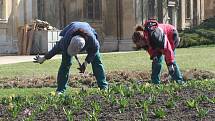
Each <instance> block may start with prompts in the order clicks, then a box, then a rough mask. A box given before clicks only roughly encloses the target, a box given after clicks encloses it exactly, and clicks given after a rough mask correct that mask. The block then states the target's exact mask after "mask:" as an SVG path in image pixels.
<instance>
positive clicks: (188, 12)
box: [185, 0, 191, 20]
mask: <svg viewBox="0 0 215 121" xmlns="http://www.w3.org/2000/svg"><path fill="white" fill-rule="evenodd" d="M188 2H189V5H188ZM185 17H186V19H188V20H189V19H191V0H186V2H185Z"/></svg>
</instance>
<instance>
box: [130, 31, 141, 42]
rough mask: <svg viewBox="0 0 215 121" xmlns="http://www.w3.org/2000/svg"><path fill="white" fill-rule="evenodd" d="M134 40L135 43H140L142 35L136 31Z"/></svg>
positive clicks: (133, 36)
mask: <svg viewBox="0 0 215 121" xmlns="http://www.w3.org/2000/svg"><path fill="white" fill-rule="evenodd" d="M132 40H133V42H134V43H136V42H138V41H139V40H141V34H140V32H138V31H135V32H134V33H133V35H132Z"/></svg>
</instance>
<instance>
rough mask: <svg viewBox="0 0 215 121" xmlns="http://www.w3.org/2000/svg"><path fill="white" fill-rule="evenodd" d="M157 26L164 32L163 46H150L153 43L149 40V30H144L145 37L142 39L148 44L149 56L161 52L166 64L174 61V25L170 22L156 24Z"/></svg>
mask: <svg viewBox="0 0 215 121" xmlns="http://www.w3.org/2000/svg"><path fill="white" fill-rule="evenodd" d="M158 28H159V29H160V30H161V32H162V33H164V41H163V46H162V47H158V48H153V47H152V46H153V45H152V44H151V41H152V40H150V37H149V32H147V31H144V38H145V39H144V41H145V42H146V43H147V45H148V46H149V49H148V50H147V51H148V53H149V55H150V56H151V57H155V56H157V55H159V54H163V55H165V61H166V63H167V64H170V63H173V62H174V61H175V57H174V49H175V45H174V40H173V30H174V29H175V27H174V26H172V25H170V24H158ZM154 44H156V43H154ZM159 46H160V45H159Z"/></svg>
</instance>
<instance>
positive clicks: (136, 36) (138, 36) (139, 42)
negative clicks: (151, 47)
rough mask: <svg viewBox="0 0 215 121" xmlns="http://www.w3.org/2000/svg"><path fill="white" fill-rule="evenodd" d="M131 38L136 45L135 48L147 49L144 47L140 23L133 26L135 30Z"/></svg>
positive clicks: (142, 30)
mask: <svg viewBox="0 0 215 121" xmlns="http://www.w3.org/2000/svg"><path fill="white" fill-rule="evenodd" d="M132 40H133V42H134V44H135V45H136V49H137V50H138V49H141V48H143V49H147V48H146V46H147V45H146V43H145V41H144V29H143V27H142V26H141V25H138V26H137V27H136V28H135V32H134V33H133V35H132Z"/></svg>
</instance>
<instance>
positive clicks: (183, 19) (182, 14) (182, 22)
mask: <svg viewBox="0 0 215 121" xmlns="http://www.w3.org/2000/svg"><path fill="white" fill-rule="evenodd" d="M185 5H186V4H185V0H181V7H180V9H181V29H184V28H185V27H186V21H185V19H186V11H185V9H186V8H185V7H186V6H185Z"/></svg>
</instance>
